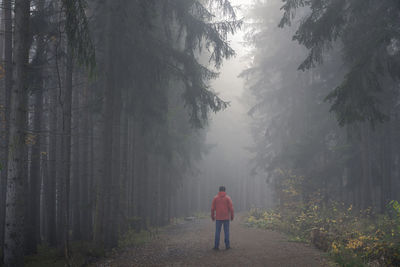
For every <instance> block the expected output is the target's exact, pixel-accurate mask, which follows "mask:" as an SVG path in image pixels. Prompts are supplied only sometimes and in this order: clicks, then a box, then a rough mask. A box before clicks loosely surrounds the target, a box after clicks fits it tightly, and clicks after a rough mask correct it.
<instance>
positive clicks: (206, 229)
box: [92, 214, 335, 267]
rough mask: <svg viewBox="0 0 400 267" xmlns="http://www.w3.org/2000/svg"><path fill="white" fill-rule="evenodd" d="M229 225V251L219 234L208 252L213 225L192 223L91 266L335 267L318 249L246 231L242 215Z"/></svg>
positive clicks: (276, 235)
mask: <svg viewBox="0 0 400 267" xmlns="http://www.w3.org/2000/svg"><path fill="white" fill-rule="evenodd" d="M237 217H239V218H238V220H235V221H233V222H232V223H231V226H230V233H231V234H230V239H231V247H232V248H231V249H230V250H225V249H224V244H223V233H221V245H220V250H219V251H214V250H212V247H213V243H214V228H215V224H214V223H213V222H212V221H211V220H210V219H195V220H194V221H189V222H182V223H180V224H177V225H171V226H169V227H167V228H165V229H164V230H163V231H162V232H160V233H159V234H158V235H157V238H154V239H153V240H152V241H150V242H148V243H146V244H145V245H143V246H140V247H137V248H131V249H125V250H124V251H120V252H117V253H115V254H114V255H113V256H111V257H109V258H106V259H103V260H101V261H99V262H97V263H95V264H94V265H92V266H96V267H115V266H118V267H119V266H121V267H122V266H123V267H129V266H252V267H253V266H271V267H275V266H277V267H278V266H279V267H280V266H282V267H286V266H287V267H289V266H293V267H302V266H305V267H313V266H335V264H334V263H332V262H331V261H329V259H328V258H327V257H326V256H325V255H324V254H323V253H322V252H321V251H319V250H318V249H316V248H314V247H312V246H310V245H308V244H304V243H299V242H290V241H289V240H288V238H287V237H286V236H285V235H283V234H280V233H277V232H273V231H269V230H261V229H255V228H249V227H247V226H246V225H244V223H243V222H244V218H245V216H244V214H240V215H239V216H237Z"/></svg>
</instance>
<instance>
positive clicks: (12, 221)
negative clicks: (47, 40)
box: [4, 0, 30, 267]
mask: <svg viewBox="0 0 400 267" xmlns="http://www.w3.org/2000/svg"><path fill="white" fill-rule="evenodd" d="M29 19H30V1H29V0H16V1H15V27H14V60H15V84H14V86H13V90H12V94H11V103H10V140H9V152H8V153H9V154H8V173H7V175H8V177H7V198H6V227H5V249H4V265H5V266H7V267H8V266H10V267H11V266H23V259H24V251H23V233H24V223H25V208H26V207H25V201H24V198H25V196H26V183H27V178H26V177H24V176H22V172H23V170H24V164H26V162H24V151H25V149H24V147H25V136H26V133H25V126H26V120H27V117H26V112H27V102H28V91H27V77H28V68H27V67H28V66H27V65H28V59H29Z"/></svg>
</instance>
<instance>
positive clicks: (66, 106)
mask: <svg viewBox="0 0 400 267" xmlns="http://www.w3.org/2000/svg"><path fill="white" fill-rule="evenodd" d="M72 74H73V55H72V49H71V46H70V45H69V44H68V45H67V66H66V76H65V95H64V103H63V137H62V140H63V141H62V149H63V150H62V163H63V177H64V185H65V191H64V192H63V193H64V196H65V199H64V203H63V207H64V210H63V215H62V216H63V218H62V219H63V241H64V244H63V249H64V253H65V257H66V258H67V259H68V258H69V235H68V232H69V225H70V224H69V218H70V208H69V207H70V203H69V201H70V182H71V178H70V174H71V110H72Z"/></svg>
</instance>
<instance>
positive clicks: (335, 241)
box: [246, 173, 400, 266]
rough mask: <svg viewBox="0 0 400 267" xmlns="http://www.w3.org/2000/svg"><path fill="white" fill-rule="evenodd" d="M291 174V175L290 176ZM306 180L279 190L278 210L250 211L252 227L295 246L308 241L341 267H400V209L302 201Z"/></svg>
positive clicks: (289, 179) (293, 180) (292, 179)
mask: <svg viewBox="0 0 400 267" xmlns="http://www.w3.org/2000/svg"><path fill="white" fill-rule="evenodd" d="M287 174H288V173H287ZM302 180H303V178H302V177H298V176H295V175H287V176H286V179H284V180H283V182H282V184H281V185H282V186H281V188H280V192H279V193H280V194H281V197H282V198H281V199H283V201H282V202H281V203H280V206H279V208H277V209H271V210H263V209H252V210H251V211H250V213H249V216H248V218H247V220H246V224H247V225H249V226H251V227H258V228H263V229H270V230H276V231H280V232H283V233H286V234H288V235H289V237H290V239H291V240H293V241H302V242H309V243H312V244H314V245H315V246H316V247H317V248H319V249H321V250H323V251H326V252H328V253H329V254H330V255H331V256H332V258H333V259H334V260H335V261H336V262H337V263H338V264H339V265H340V266H400V204H399V202H398V201H391V202H390V203H388V205H387V209H386V212H384V213H382V214H381V213H375V212H374V210H372V209H371V208H369V209H365V210H359V209H355V208H354V207H353V206H352V205H346V204H344V203H339V202H334V201H329V200H328V201H327V200H326V199H323V198H322V197H321V194H320V193H319V192H315V193H314V194H313V195H312V196H311V197H310V198H309V200H308V201H307V202H304V201H302V200H301V199H300V198H301V197H300V196H301V181H302Z"/></svg>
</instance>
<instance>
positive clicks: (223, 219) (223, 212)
mask: <svg viewBox="0 0 400 267" xmlns="http://www.w3.org/2000/svg"><path fill="white" fill-rule="evenodd" d="M211 219H212V220H213V221H215V220H216V222H215V244H214V250H218V249H219V236H220V234H221V227H222V225H223V226H224V234H225V248H226V249H230V248H231V247H230V244H229V219H231V221H233V204H232V200H231V198H230V197H229V196H228V195H227V194H226V193H225V186H220V187H219V192H218V195H216V196H215V197H214V199H213V201H212V205H211Z"/></svg>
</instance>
